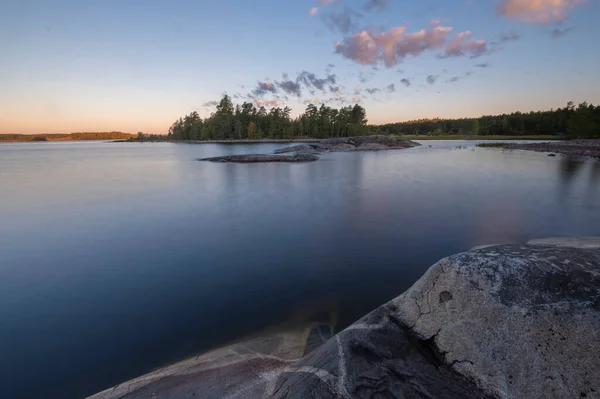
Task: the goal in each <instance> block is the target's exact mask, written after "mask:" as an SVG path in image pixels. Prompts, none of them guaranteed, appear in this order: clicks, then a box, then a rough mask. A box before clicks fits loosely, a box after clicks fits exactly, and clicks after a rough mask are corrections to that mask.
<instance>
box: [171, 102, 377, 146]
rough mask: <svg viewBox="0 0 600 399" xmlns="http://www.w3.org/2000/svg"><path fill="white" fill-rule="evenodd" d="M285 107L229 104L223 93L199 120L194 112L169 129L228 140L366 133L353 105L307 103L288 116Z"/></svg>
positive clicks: (180, 136)
mask: <svg viewBox="0 0 600 399" xmlns="http://www.w3.org/2000/svg"><path fill="white" fill-rule="evenodd" d="M291 111H292V110H291V109H290V108H289V107H285V108H280V107H273V108H271V109H270V110H269V111H267V109H266V108H265V107H264V106H261V107H258V108H257V107H256V106H255V105H254V104H252V103H248V102H244V103H243V104H242V105H235V106H234V105H233V103H232V101H231V98H230V97H229V96H227V95H225V96H223V98H222V99H221V101H220V102H219V104H218V105H217V108H216V111H215V112H214V113H213V114H212V115H211V116H210V117H208V118H205V119H202V118H200V116H199V115H198V113H197V112H196V111H194V112H192V113H190V114H188V115H186V116H185V117H183V118H180V119H178V120H177V121H175V123H174V124H173V125H172V126H171V128H170V129H169V134H168V138H169V139H172V140H230V139H238V140H243V139H263V138H270V139H294V138H301V137H302V138H306V137H312V138H327V137H348V136H359V135H365V134H368V133H369V128H368V127H367V115H366V111H365V109H364V108H363V107H361V106H360V105H358V104H356V105H354V106H347V107H343V108H340V109H336V108H331V107H328V106H326V105H324V104H322V105H321V106H320V107H319V108H317V106H316V105H314V104H309V105H308V106H307V107H306V110H305V111H304V113H303V114H302V115H300V116H299V117H297V118H292V117H291V116H290V112H291Z"/></svg>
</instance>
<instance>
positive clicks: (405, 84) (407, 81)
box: [400, 78, 412, 87]
mask: <svg viewBox="0 0 600 399" xmlns="http://www.w3.org/2000/svg"><path fill="white" fill-rule="evenodd" d="M400 83H402V84H403V85H404V86H406V87H409V86H410V85H412V82H411V81H410V79H407V78H404V79H402V80H401V81H400Z"/></svg>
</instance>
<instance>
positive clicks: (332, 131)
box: [134, 95, 600, 142]
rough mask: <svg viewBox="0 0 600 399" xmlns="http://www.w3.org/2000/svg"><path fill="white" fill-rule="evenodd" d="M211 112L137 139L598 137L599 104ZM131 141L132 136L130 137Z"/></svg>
mask: <svg viewBox="0 0 600 399" xmlns="http://www.w3.org/2000/svg"><path fill="white" fill-rule="evenodd" d="M215 104H216V107H215V111H214V112H213V113H212V114H211V115H210V116H209V117H207V118H201V117H200V115H199V114H198V112H196V111H193V112H191V113H190V114H188V115H185V116H184V117H181V118H179V119H177V120H176V121H175V122H174V123H173V125H172V126H171V127H170V128H169V133H168V134H167V136H166V137H165V136H146V135H144V134H143V133H142V134H140V135H139V137H138V139H137V140H138V141H150V140H169V141H183V142H191V141H194V142H199V141H201V142H203V141H206V142H208V141H212V142H214V141H218V142H230V141H232V140H261V139H266V138H268V139H271V140H273V139H288V140H295V139H298V138H306V137H310V138H313V139H329V138H344V137H355V136H369V135H386V136H394V137H401V138H405V139H411V140H428V139H434V140H435V139H438V140H439V139H446V140H452V139H454V140H464V139H474V138H475V139H477V138H479V137H482V139H484V140H490V139H494V138H497V139H503V140H508V139H534V140H539V139H541V140H548V139H561V138H596V137H600V106H594V105H592V104H588V103H587V102H583V103H581V104H579V105H577V106H576V105H575V104H574V103H573V102H569V103H567V105H566V106H565V107H564V108H558V109H551V110H549V111H537V112H529V113H521V112H514V113H511V114H502V115H493V116H489V115H486V116H481V117H479V118H460V119H441V118H434V119H421V120H413V121H407V122H398V123H390V124H383V125H369V124H368V120H367V112H366V110H365V108H363V107H362V106H361V105H359V104H354V105H348V106H345V107H342V108H339V109H336V108H332V107H329V106H327V105H325V104H321V105H320V106H318V107H317V105H315V104H312V103H311V104H308V105H307V107H306V109H305V110H304V112H303V113H302V114H300V115H299V116H298V117H295V118H292V117H291V111H292V110H291V109H290V108H289V107H287V106H286V107H285V108H280V107H272V108H270V109H268V110H267V108H265V107H264V106H260V107H257V106H255V105H254V104H253V103H251V102H244V103H243V104H241V105H240V104H234V103H233V102H232V100H231V98H230V97H229V96H228V95H224V96H223V97H222V98H221V100H220V101H219V102H215ZM134 140H135V139H134Z"/></svg>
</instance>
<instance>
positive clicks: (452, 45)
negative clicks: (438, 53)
mask: <svg viewBox="0 0 600 399" xmlns="http://www.w3.org/2000/svg"><path fill="white" fill-rule="evenodd" d="M472 36H473V33H472V32H471V31H465V32H460V33H458V34H457V35H456V36H455V37H454V39H452V40H451V41H450V42H449V43H448V45H447V46H446V48H445V49H444V56H445V57H460V56H465V55H467V54H468V55H470V56H472V57H473V56H475V57H476V56H479V55H482V54H483V53H485V52H486V51H487V42H486V41H485V40H473V39H472V38H471V37H472Z"/></svg>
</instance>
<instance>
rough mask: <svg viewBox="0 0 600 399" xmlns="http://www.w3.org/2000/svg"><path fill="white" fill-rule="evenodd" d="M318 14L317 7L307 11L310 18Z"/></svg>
mask: <svg viewBox="0 0 600 399" xmlns="http://www.w3.org/2000/svg"><path fill="white" fill-rule="evenodd" d="M318 12H319V9H318V8H317V7H313V8H311V9H310V10H309V11H308V13H309V14H310V15H312V16H315V15H317V13H318Z"/></svg>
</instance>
